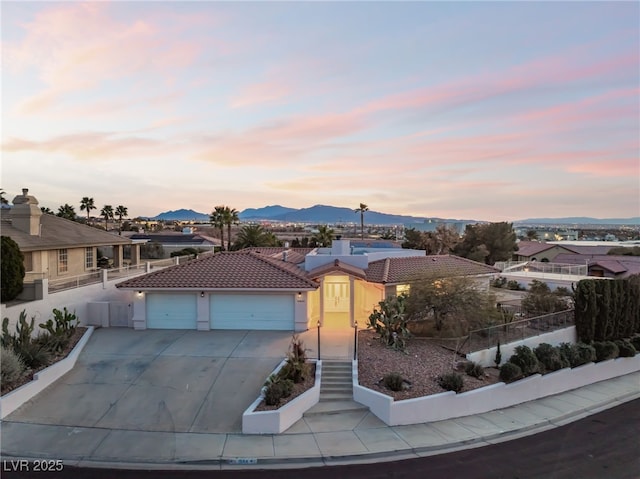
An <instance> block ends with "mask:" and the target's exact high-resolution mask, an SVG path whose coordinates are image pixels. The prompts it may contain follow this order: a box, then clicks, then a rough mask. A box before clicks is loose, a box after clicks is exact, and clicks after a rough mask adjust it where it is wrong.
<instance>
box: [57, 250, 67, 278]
mask: <svg viewBox="0 0 640 479" xmlns="http://www.w3.org/2000/svg"><path fill="white" fill-rule="evenodd" d="M67 271H69V255H68V253H67V250H66V248H65V249H59V250H58V273H66V272H67Z"/></svg>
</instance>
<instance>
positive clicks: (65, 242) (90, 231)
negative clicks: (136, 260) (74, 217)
mask: <svg viewBox="0 0 640 479" xmlns="http://www.w3.org/2000/svg"><path fill="white" fill-rule="evenodd" d="M1 215H2V234H3V235H4V236H9V237H10V238H11V239H13V240H14V241H15V242H16V243H18V246H19V247H20V250H21V251H43V250H52V249H60V248H83V247H87V246H106V245H123V244H132V243H133V242H132V241H131V240H130V239H128V238H125V237H124V236H118V235H115V234H112V233H107V232H106V231H104V230H100V229H98V228H93V227H91V226H87V225H84V224H82V223H77V222H75V221H71V220H67V219H65V218H60V217H59V216H54V215H50V214H43V215H42V216H41V217H40V225H41V226H42V227H41V230H40V236H32V235H29V234H27V233H25V232H24V231H20V230H19V229H17V228H14V227H13V225H12V224H11V219H10V216H9V212H8V210H2V213H1Z"/></svg>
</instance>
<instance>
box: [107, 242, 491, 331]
mask: <svg viewBox="0 0 640 479" xmlns="http://www.w3.org/2000/svg"><path fill="white" fill-rule="evenodd" d="M498 272H499V271H498V270H497V269H495V268H493V267H491V266H487V265H485V264H481V263H476V262H474V261H470V260H467V259H464V258H459V257H456V256H449V255H442V256H426V255H425V252H424V251H420V250H407V249H400V248H367V247H362V248H356V247H353V248H352V247H351V245H350V242H349V240H334V242H333V245H332V247H331V248H315V249H308V248H307V249H303V248H271V247H270V248H250V249H246V250H242V251H238V252H223V253H218V254H215V255H211V256H208V257H204V258H201V259H198V260H194V261H191V262H189V263H186V264H183V265H178V266H174V267H170V268H167V269H164V270H162V271H158V272H153V273H149V274H147V275H144V276H139V277H137V278H132V279H129V280H126V281H123V282H122V283H119V284H118V285H116V287H117V288H120V289H123V290H129V291H131V294H132V295H133V298H134V300H133V305H134V315H133V326H134V328H136V329H146V328H168V329H198V330H209V329H258V330H260V329H264V330H295V331H304V330H307V329H309V328H311V327H315V326H316V325H318V324H321V325H323V326H328V327H338V328H340V327H343V328H344V327H350V326H354V325H355V323H356V322H358V323H359V324H360V325H364V324H365V323H366V321H367V319H368V317H369V315H370V314H371V312H372V311H373V308H374V307H376V306H377V304H378V302H379V301H381V300H383V299H385V298H386V297H388V296H391V295H396V294H398V293H399V292H402V291H406V290H407V288H408V286H409V283H410V282H412V281H414V280H416V279H419V278H434V279H437V278H443V277H452V276H473V277H479V278H482V279H483V281H484V282H485V283H486V284H487V285H488V279H487V278H488V277H490V276H493V275H495V274H496V273H498Z"/></svg>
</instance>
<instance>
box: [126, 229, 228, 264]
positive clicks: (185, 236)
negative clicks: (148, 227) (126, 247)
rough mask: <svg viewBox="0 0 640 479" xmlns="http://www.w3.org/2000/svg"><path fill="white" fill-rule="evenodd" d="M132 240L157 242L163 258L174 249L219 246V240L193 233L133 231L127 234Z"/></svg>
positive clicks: (204, 248)
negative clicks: (133, 232) (162, 252)
mask: <svg viewBox="0 0 640 479" xmlns="http://www.w3.org/2000/svg"><path fill="white" fill-rule="evenodd" d="M129 238H130V239H132V240H134V241H142V242H146V243H159V244H161V245H162V249H163V251H164V256H163V257H164V258H169V257H170V256H171V253H173V252H174V251H180V250H183V249H185V248H195V249H198V250H203V251H213V248H214V246H220V240H218V239H214V238H211V237H209V236H205V235H201V234H193V233H190V232H189V233H173V234H171V233H150V234H143V233H135V234H132V235H129Z"/></svg>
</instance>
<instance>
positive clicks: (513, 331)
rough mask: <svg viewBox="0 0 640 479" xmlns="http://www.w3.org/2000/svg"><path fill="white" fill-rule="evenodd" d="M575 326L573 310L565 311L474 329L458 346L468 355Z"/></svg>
mask: <svg viewBox="0 0 640 479" xmlns="http://www.w3.org/2000/svg"><path fill="white" fill-rule="evenodd" d="M574 324H575V320H574V310H573V309H567V310H565V311H558V312H556V313H550V314H544V315H542V316H536V317H533V318H527V319H521V320H518V321H511V322H508V323H504V324H499V325H496V326H491V327H488V328H483V329H476V330H474V331H471V332H470V333H469V336H468V337H467V339H466V340H465V341H464V343H463V344H462V345H461V346H460V350H461V352H464V353H470V352H473V351H479V350H481V349H486V348H490V347H493V346H495V345H496V344H497V343H498V341H500V343H501V344H506V343H510V342H513V341H519V340H521V339H525V338H530V337H533V336H539V335H541V334H544V333H549V332H551V331H555V330H558V329H562V328H568V327H569V326H573V325H574Z"/></svg>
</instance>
